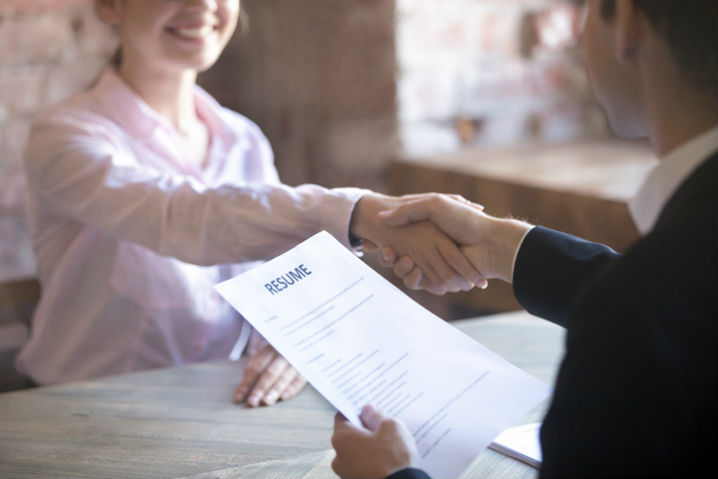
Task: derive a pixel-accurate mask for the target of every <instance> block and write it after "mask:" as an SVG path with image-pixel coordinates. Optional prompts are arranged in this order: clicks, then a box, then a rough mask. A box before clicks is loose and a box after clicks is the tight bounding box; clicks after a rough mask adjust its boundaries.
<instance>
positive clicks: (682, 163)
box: [628, 127, 718, 235]
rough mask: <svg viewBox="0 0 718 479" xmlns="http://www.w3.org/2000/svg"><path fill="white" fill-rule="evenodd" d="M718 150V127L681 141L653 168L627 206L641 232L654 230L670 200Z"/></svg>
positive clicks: (643, 233) (645, 232)
mask: <svg viewBox="0 0 718 479" xmlns="http://www.w3.org/2000/svg"><path fill="white" fill-rule="evenodd" d="M716 150H718V127H714V128H712V129H710V130H708V131H706V132H705V133H702V134H701V135H699V136H697V137H695V138H693V139H692V140H690V141H688V142H686V143H684V144H682V145H681V146H679V147H678V148H676V149H674V150H673V151H671V152H670V153H668V155H666V156H665V157H664V158H663V159H662V160H661V161H660V162H659V163H658V165H657V166H656V167H655V168H654V169H653V170H652V171H651V173H650V174H649V175H648V177H647V178H646V180H645V182H644V183H643V185H642V186H641V188H640V189H639V190H638V193H636V195H635V196H634V197H633V198H632V199H631V200H630V201H629V203H628V209H629V211H630V212H631V216H632V217H633V221H634V223H636V226H637V227H638V230H639V231H640V232H641V234H642V235H645V234H647V233H648V232H649V231H651V230H652V229H653V227H654V226H655V224H656V221H658V216H659V215H660V213H661V211H662V210H663V208H664V207H665V205H666V203H668V200H669V199H670V198H671V196H673V194H674V193H675V192H676V190H677V189H678V187H679V186H680V185H681V183H683V182H684V181H685V180H686V178H688V176H689V175H690V174H691V173H693V171H694V170H695V169H696V168H698V166H699V165H700V164H701V163H703V162H704V161H705V160H706V159H707V158H708V157H709V156H711V155H712V154H713V153H714V152H715V151H716Z"/></svg>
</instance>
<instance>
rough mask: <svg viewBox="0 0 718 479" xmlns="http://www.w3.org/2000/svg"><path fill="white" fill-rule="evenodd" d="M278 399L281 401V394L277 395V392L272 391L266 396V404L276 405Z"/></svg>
mask: <svg viewBox="0 0 718 479" xmlns="http://www.w3.org/2000/svg"><path fill="white" fill-rule="evenodd" d="M277 399H279V394H277V392H276V391H272V392H270V393H269V394H267V395H266V396H264V404H267V405H270V404H274V403H275V402H277Z"/></svg>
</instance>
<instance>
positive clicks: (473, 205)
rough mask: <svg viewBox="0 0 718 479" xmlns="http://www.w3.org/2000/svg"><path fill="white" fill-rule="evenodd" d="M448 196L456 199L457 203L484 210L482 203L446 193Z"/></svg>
mask: <svg viewBox="0 0 718 479" xmlns="http://www.w3.org/2000/svg"><path fill="white" fill-rule="evenodd" d="M448 196H449V198H451V199H452V200H456V201H458V202H459V203H463V204H465V205H467V206H471V207H472V208H474V209H476V210H479V211H484V205H482V204H479V203H474V202H473V201H469V200H467V199H466V198H464V197H463V196H461V195H448Z"/></svg>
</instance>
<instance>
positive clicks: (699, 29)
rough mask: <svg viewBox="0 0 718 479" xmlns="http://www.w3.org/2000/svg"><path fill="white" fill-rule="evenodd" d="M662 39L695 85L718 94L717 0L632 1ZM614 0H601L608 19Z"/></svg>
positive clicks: (610, 15)
mask: <svg viewBox="0 0 718 479" xmlns="http://www.w3.org/2000/svg"><path fill="white" fill-rule="evenodd" d="M631 1H632V2H633V4H634V5H635V6H636V7H637V8H639V9H641V11H642V12H643V13H644V14H645V15H646V17H647V18H648V20H649V21H650V22H651V24H652V25H653V28H655V30H656V32H657V33H658V34H659V35H660V36H661V37H662V38H663V39H664V40H665V42H666V44H667V45H668V48H669V49H670V50H671V54H672V55H673V59H674V61H675V62H676V64H677V65H678V67H679V68H680V69H681V70H682V71H683V72H684V73H685V74H686V75H688V77H689V78H690V79H691V80H692V81H693V83H695V85H696V86H698V87H700V88H702V89H705V90H706V91H710V92H712V93H713V94H714V96H715V95H718V1H717V0H631ZM615 13H616V0H601V15H602V16H603V18H604V19H606V20H611V19H612V18H613V16H614V15H615Z"/></svg>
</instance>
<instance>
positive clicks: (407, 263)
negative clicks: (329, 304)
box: [379, 194, 532, 289]
mask: <svg viewBox="0 0 718 479" xmlns="http://www.w3.org/2000/svg"><path fill="white" fill-rule="evenodd" d="M379 216H380V217H382V218H383V220H384V222H385V223H386V224H388V225H391V226H404V225H408V224H411V223H412V222H415V221H426V220H429V221H431V222H432V223H434V224H436V225H437V226H438V227H439V228H441V230H442V231H444V232H445V233H446V234H448V235H449V236H450V237H451V238H452V239H453V240H454V241H456V242H457V243H459V244H460V245H461V252H462V253H463V254H464V255H465V256H466V258H468V259H469V260H470V261H471V263H472V265H473V267H474V268H475V269H476V270H478V271H480V272H481V273H482V275H483V276H484V277H485V278H487V279H491V278H499V279H502V280H504V281H506V282H509V283H510V282H511V281H512V274H513V261H514V258H515V256H516V252H517V250H518V248H519V247H520V245H521V241H522V240H523V237H524V236H525V235H526V233H527V232H528V231H529V230H530V229H531V228H532V226H531V225H530V224H528V223H525V222H523V221H517V220H512V219H499V218H495V217H493V216H490V215H488V214H486V213H484V211H483V207H482V206H480V205H477V204H474V203H471V202H469V201H468V200H465V199H463V198H461V197H459V196H449V195H441V194H430V195H423V196H419V197H416V198H414V199H412V200H410V201H405V202H404V203H402V204H400V205H399V206H397V207H395V208H394V209H392V210H387V211H383V212H380V213H379ZM380 261H381V263H382V265H384V266H388V267H393V268H394V273H395V274H397V276H399V277H401V278H403V280H404V284H405V285H406V286H407V287H409V288H412V289H422V288H423V289H428V288H427V286H429V285H430V284H431V281H427V279H426V274H425V271H424V270H423V268H422V266H421V264H420V263H419V262H417V261H415V258H413V257H412V256H411V255H410V254H404V253H403V252H401V251H399V250H397V249H396V248H393V247H390V248H387V247H384V248H383V250H382V252H381V255H380Z"/></svg>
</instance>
